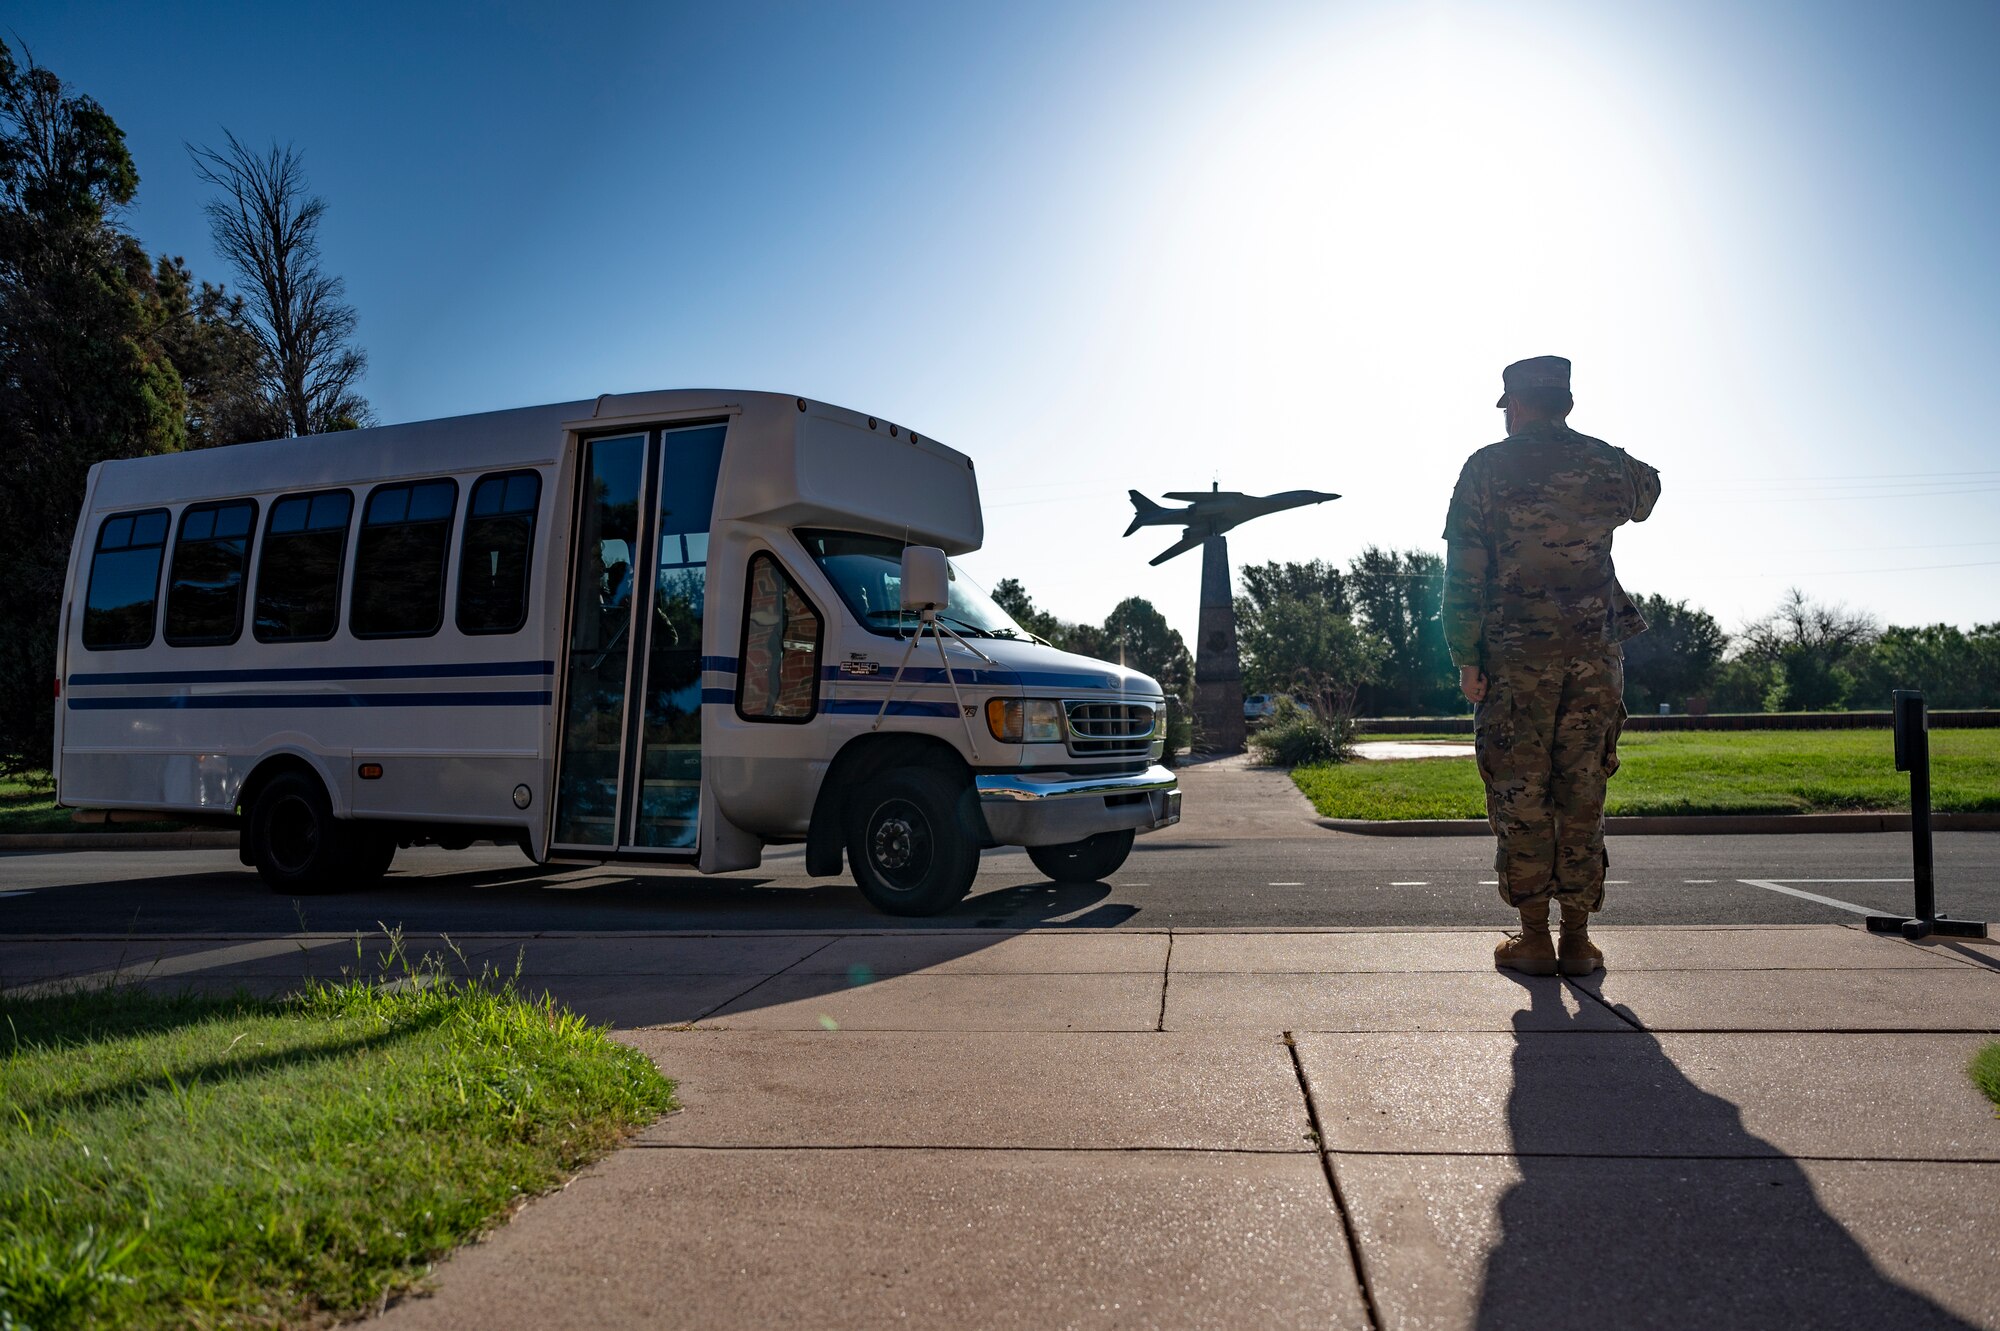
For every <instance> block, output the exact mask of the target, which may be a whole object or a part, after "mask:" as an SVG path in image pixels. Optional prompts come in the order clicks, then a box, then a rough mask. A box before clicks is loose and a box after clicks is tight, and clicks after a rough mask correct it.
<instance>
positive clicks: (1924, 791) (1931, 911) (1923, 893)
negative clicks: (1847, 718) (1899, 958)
mask: <svg viewBox="0 0 2000 1331" xmlns="http://www.w3.org/2000/svg"><path fill="white" fill-rule="evenodd" d="M1894 708H1895V710H1894V712H1893V713H1892V714H1891V719H1892V724H1893V725H1894V726H1895V733H1896V770H1897V771H1899V772H1908V773H1909V774H1910V859H1911V863H1912V865H1913V867H1914V869H1915V877H1916V898H1917V899H1916V915H1915V917H1914V918H1912V919H1907V920H1902V919H1897V918H1896V917H1895V916H1893V915H1871V916H1869V917H1868V929H1869V932H1871V933H1889V932H1892V931H1893V932H1896V933H1900V934H1902V935H1903V937H1905V938H1907V939H1909V940H1910V941H1911V942H1915V941H1916V940H1917V939H1919V938H1925V937H1928V936H1929V935H1931V934H1944V935H1950V936H1951V937H1954V938H1984V937H1986V926H1985V925H1984V924H1983V923H1981V922H1979V921H1977V920H1952V919H1945V918H1942V917H1940V916H1939V915H1938V911H1937V872H1936V867H1935V865H1934V862H1933V861H1932V858H1931V727H1930V714H1929V712H1928V711H1926V710H1925V707H1924V695H1923V691H1922V690H1921V689H1897V690H1896V692H1895V695H1894Z"/></svg>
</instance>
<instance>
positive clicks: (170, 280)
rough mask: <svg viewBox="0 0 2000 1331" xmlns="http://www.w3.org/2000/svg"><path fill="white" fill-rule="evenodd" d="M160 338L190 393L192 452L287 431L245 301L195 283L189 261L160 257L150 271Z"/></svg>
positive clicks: (188, 431) (278, 435)
mask: <svg viewBox="0 0 2000 1331" xmlns="http://www.w3.org/2000/svg"><path fill="white" fill-rule="evenodd" d="M153 287H154V299H155V300H156V301H157V302H158V305H159V316H158V338H159V341H160V345H161V347H162V348H163V349H164V350H165V351H166V353H167V355H168V357H169V358H170V359H171V360H172V361H173V364H174V368H175V369H176V370H178V371H179V372H180V376H181V384H182V386H183V388H184V389H185V390H186V394H187V443H188V447H189V448H213V447H216V446H217V445H221V444H245V443H251V442H253V441H255V440H259V439H276V438H278V437H280V436H281V435H283V434H284V433H285V417H284V413H283V412H281V411H279V410H278V409H277V407H276V405H275V404H274V403H273V402H272V401H271V400H270V398H269V397H267V396H266V395H265V392H264V387H263V384H264V380H265V378H266V377H267V372H266V370H265V367H264V356H263V349H262V347H261V346H260V345H259V343H258V341H257V335H256V333H255V332H254V331H253V330H252V329H251V327H250V324H249V316H248V315H247V314H246V313H245V311H244V307H243V299H242V297H240V296H234V295H231V294H230V293H229V292H227V291H225V290H223V288H221V287H219V286H217V285H215V284H214V283H212V282H202V283H200V284H199V285H197V284H196V282H195V279H194V275H193V274H192V273H190V272H189V271H188V266H187V261H186V260H184V259H181V258H178V257H176V258H167V257H166V256H164V255H162V256H161V257H160V260H159V262H158V263H157V264H156V265H155V266H154V270H153Z"/></svg>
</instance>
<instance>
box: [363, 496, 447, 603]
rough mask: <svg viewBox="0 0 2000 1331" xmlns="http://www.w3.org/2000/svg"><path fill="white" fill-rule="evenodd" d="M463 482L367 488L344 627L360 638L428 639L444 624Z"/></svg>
mask: <svg viewBox="0 0 2000 1331" xmlns="http://www.w3.org/2000/svg"><path fill="white" fill-rule="evenodd" d="M457 508H458V482H457V481H454V480H450V479H443V480H435V481H414V482H410V483H407V484H402V485H378V486H376V487H375V488H374V489H373V490H371V491H369V492H368V504H367V507H366V508H364V509H363V510H362V513H361V535H360V537H359V539H358V540H357V542H356V544H355V547H354V599H353V601H352V602H351V603H350V604H349V606H348V610H347V628H348V631H349V632H351V633H353V634H354V636H355V637H357V638H427V637H429V636H430V635H431V634H433V633H436V632H437V631H438V627H439V625H441V624H443V623H444V566H445V559H446V556H447V554H448V553H449V552H450V549H451V518H452V514H453V513H454V512H455V511H456V510H457Z"/></svg>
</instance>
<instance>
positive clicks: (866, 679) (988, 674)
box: [820, 664, 1151, 696]
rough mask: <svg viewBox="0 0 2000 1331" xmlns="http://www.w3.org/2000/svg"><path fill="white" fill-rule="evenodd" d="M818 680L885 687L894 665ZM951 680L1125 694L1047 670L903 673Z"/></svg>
mask: <svg viewBox="0 0 2000 1331" xmlns="http://www.w3.org/2000/svg"><path fill="white" fill-rule="evenodd" d="M820 678H822V679H826V680H838V681H842V682H845V683H849V684H888V683H891V682H892V681H894V679H895V678H896V669H895V667H894V666H891V665H887V664H884V665H883V666H882V669H881V670H880V671H879V672H878V673H876V674H872V675H856V674H850V673H849V672H847V671H845V670H842V669H841V668H840V667H839V666H838V665H830V666H824V667H822V668H821V670H820ZM953 679H955V680H957V681H958V682H959V683H960V684H969V685H973V686H979V687H995V686H998V687H1022V688H1037V689H1089V690H1091V691H1092V692H1096V693H1105V692H1125V691H1126V690H1123V689H1120V688H1119V686H1118V685H1117V684H1115V683H1106V682H1105V678H1104V676H1102V675H1078V674H1064V673H1059V672H1055V671H1047V670H1005V669H1002V670H988V669H982V668H980V667H977V666H967V667H965V668H963V669H957V668H954V669H953V670H952V672H951V677H950V678H947V677H946V676H945V673H944V667H942V666H911V667H910V668H909V669H907V670H905V671H904V672H903V683H905V684H949V683H950V682H951V681H952V680H953ZM1141 696H1151V695H1141Z"/></svg>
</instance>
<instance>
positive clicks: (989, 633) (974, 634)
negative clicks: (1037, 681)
mask: <svg viewBox="0 0 2000 1331" xmlns="http://www.w3.org/2000/svg"><path fill="white" fill-rule="evenodd" d="M916 613H917V612H916V611H914V610H870V611H869V612H868V615H867V618H868V619H869V620H870V621H874V620H877V619H894V620H898V621H901V620H902V618H903V617H904V616H905V615H911V616H914V615H915V614H916ZM938 618H939V619H941V620H943V621H944V622H945V623H947V624H950V625H951V626H952V627H953V628H954V629H957V630H958V631H959V632H960V633H962V634H964V635H965V636H966V637H968V638H1011V637H1014V636H1016V635H1015V634H1013V633H1012V632H1009V631H1005V630H995V629H983V628H980V627H979V626H978V625H977V624H969V623H967V622H966V621H965V620H963V619H960V618H959V617H958V616H957V615H947V614H945V613H943V612H942V611H940V612H939V613H938ZM896 627H897V628H899V629H913V628H915V627H917V626H916V625H915V624H905V623H901V622H898V623H897V625H896Z"/></svg>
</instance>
